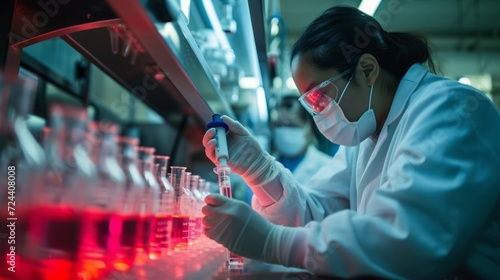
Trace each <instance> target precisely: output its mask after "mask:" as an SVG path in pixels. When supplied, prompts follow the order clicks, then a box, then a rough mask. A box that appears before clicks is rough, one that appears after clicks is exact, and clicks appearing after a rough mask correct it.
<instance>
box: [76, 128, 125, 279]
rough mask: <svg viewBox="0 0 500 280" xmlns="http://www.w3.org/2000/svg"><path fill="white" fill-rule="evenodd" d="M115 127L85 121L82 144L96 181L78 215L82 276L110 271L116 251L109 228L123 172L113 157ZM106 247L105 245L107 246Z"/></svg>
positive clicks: (121, 190)
mask: <svg viewBox="0 0 500 280" xmlns="http://www.w3.org/2000/svg"><path fill="white" fill-rule="evenodd" d="M118 131H119V127H118V126H117V125H115V124H111V123H105V122H91V123H89V125H88V132H87V137H86V146H87V148H88V149H89V150H90V151H91V159H92V161H93V162H94V164H95V165H96V167H97V177H96V181H95V183H94V184H93V186H92V187H91V192H90V193H89V195H88V196H87V197H86V198H87V203H86V207H85V210H84V213H83V216H82V235H81V242H80V250H79V253H80V258H79V264H80V268H79V273H80V274H79V275H80V276H81V277H85V279H101V278H102V277H104V275H107V274H109V273H110V271H112V263H111V262H112V260H113V259H114V257H113V256H112V255H111V252H116V251H117V247H118V246H119V238H118V236H117V235H116V234H110V231H115V230H117V229H116V228H111V227H110V225H111V224H110V221H111V217H112V216H113V215H114V214H115V213H117V212H119V210H120V203H121V200H120V198H121V197H123V195H124V191H125V174H124V173H123V171H122V169H121V167H120V165H119V163H118V161H117V157H116V156H117V147H116V143H115V137H116V134H117V133H118ZM108 248H109V249H108Z"/></svg>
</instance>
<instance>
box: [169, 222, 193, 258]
mask: <svg viewBox="0 0 500 280" xmlns="http://www.w3.org/2000/svg"><path fill="white" fill-rule="evenodd" d="M171 237H172V239H171V243H172V249H174V250H183V249H186V247H187V245H188V242H189V216H188V215H173V216H172V235H171Z"/></svg>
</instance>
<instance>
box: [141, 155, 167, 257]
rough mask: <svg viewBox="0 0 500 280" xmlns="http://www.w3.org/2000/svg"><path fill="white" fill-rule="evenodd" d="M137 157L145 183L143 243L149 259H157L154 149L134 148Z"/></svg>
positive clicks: (159, 253)
mask: <svg viewBox="0 0 500 280" xmlns="http://www.w3.org/2000/svg"><path fill="white" fill-rule="evenodd" d="M136 150H137V152H138V155H139V171H140V172H141V173H142V176H143V177H144V179H145V182H146V185H145V186H146V188H145V190H144V196H143V202H142V203H143V206H144V215H143V220H142V223H143V243H144V246H145V248H146V252H147V253H148V254H149V257H150V258H151V259H157V258H158V257H159V256H160V255H161V246H160V244H161V237H160V240H158V239H157V238H156V227H157V223H156V214H157V213H158V210H159V204H160V185H159V184H158V181H157V180H156V177H155V175H154V174H153V167H154V161H153V155H154V152H155V150H156V149H155V148H153V147H136Z"/></svg>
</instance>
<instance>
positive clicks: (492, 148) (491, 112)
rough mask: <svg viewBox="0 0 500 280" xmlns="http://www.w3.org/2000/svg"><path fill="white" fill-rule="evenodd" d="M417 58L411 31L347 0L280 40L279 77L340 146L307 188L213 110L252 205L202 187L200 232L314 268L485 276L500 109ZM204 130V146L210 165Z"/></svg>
mask: <svg viewBox="0 0 500 280" xmlns="http://www.w3.org/2000/svg"><path fill="white" fill-rule="evenodd" d="M430 58H431V57H430V53H429V51H428V48H427V44H426V43H425V41H424V40H422V39H419V38H418V37H415V36H412V35H409V34H405V33H391V32H386V31H384V30H383V28H382V27H381V26H380V25H379V24H378V23H377V22H376V21H375V20H374V19H373V18H372V17H370V16H368V15H366V14H363V13H361V12H360V11H358V10H357V9H354V8H348V7H334V8H331V9H329V10H327V11H326V12H325V13H324V14H322V15H321V16H319V17H318V18H317V19H316V20H314V21H313V22H312V23H311V24H310V25H309V27H308V28H307V29H306V31H305V32H304V34H303V35H302V36H301V37H300V39H299V40H298V41H297V43H296V44H295V46H294V48H293V50H292V59H291V69H292V75H293V78H294V80H295V83H296V84H297V87H298V89H299V91H300V92H301V93H302V95H301V103H302V104H303V105H304V106H305V107H306V108H307V109H308V110H309V111H310V112H311V113H312V114H313V116H314V117H313V118H314V121H315V123H316V125H317V126H318V128H319V130H320V131H321V132H322V133H323V135H325V137H327V138H328V139H329V140H331V141H332V142H334V143H337V144H340V145H342V146H341V147H340V149H339V151H338V152H337V154H336V155H335V157H334V158H333V160H332V161H331V162H330V164H329V165H328V166H325V167H324V168H323V169H321V170H320V171H319V172H318V173H317V174H316V176H315V178H314V179H313V181H314V187H313V186H312V185H313V184H311V187H310V188H309V187H306V186H300V185H299V184H298V183H297V182H296V180H295V179H294V178H293V177H292V176H290V174H289V173H287V172H285V171H284V169H283V168H282V166H281V165H280V164H279V163H277V162H276V161H275V160H274V159H273V158H272V157H270V156H269V155H268V154H266V153H265V152H263V151H262V149H260V147H258V145H257V144H256V143H255V142H256V141H255V140H253V138H252V137H251V136H250V135H249V134H248V133H247V132H246V130H245V129H244V128H243V127H242V126H241V125H240V124H239V123H238V122H235V121H234V120H232V119H230V118H227V117H224V118H223V120H224V121H225V122H226V123H227V124H228V126H229V129H230V131H229V133H228V145H229V149H230V150H229V154H230V157H231V158H230V165H231V168H232V169H233V171H234V172H236V173H239V174H241V175H242V177H243V178H244V179H245V181H246V182H247V184H248V185H249V186H250V187H251V188H252V189H253V191H254V193H255V196H254V200H253V203H252V206H253V209H251V208H250V207H249V206H248V205H246V204H244V203H240V202H238V201H233V200H229V199H226V198H224V197H221V196H219V195H210V196H208V197H207V198H206V202H207V205H206V206H205V207H204V208H203V210H202V211H203V213H204V214H205V217H204V219H203V224H204V227H205V233H206V235H207V236H208V237H210V238H212V239H214V240H216V241H217V242H219V243H221V244H223V245H224V246H226V247H227V248H229V249H231V250H233V251H234V252H236V253H238V254H240V255H242V256H244V257H248V258H254V259H259V260H264V261H266V262H270V263H278V264H283V265H285V266H294V267H300V268H305V269H307V270H309V271H311V272H313V273H316V274H320V275H329V276H338V277H356V276H377V277H383V278H390V279H429V278H430V279H443V278H446V277H453V278H451V279H457V278H455V276H457V277H458V279H477V278H482V279H498V277H499V276H500V144H499V143H500V137H499V131H500V114H499V112H498V110H497V109H496V108H495V107H494V105H493V104H492V103H491V102H490V101H489V100H488V99H487V98H486V97H485V95H484V94H482V93H481V92H478V91H477V90H475V89H474V88H472V87H469V86H466V85H462V84H460V83H458V82H456V81H453V80H449V79H446V78H443V77H440V76H437V75H435V74H433V73H432V72H431V71H429V70H428V69H427V68H426V67H424V63H426V62H427V63H428V64H429V62H431V60H430ZM430 65H431V66H432V64H430ZM430 68H431V70H432V67H430ZM213 134H214V131H212V130H208V131H207V133H206V134H205V137H204V139H203V143H204V145H205V147H206V154H207V156H208V157H209V158H210V159H211V160H212V161H213V162H215V161H216V159H215V157H214V146H215V143H214V142H215V140H212V138H213ZM254 209H255V210H254ZM259 213H260V214H259ZM264 217H265V218H264Z"/></svg>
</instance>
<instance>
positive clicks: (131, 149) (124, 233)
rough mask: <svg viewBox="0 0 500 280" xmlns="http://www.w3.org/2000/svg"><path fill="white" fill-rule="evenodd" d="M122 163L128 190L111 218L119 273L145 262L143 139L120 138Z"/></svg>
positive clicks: (112, 253) (115, 265)
mask: <svg viewBox="0 0 500 280" xmlns="http://www.w3.org/2000/svg"><path fill="white" fill-rule="evenodd" d="M115 141H116V143H117V145H118V150H119V154H118V162H119V163H120V166H121V168H122V170H123V172H124V173H125V190H124V194H123V196H122V197H121V202H120V203H119V209H118V212H116V213H115V214H114V215H112V217H111V224H110V228H111V229H113V230H112V231H111V234H112V235H115V236H117V238H118V240H119V244H118V246H116V247H114V248H113V250H112V251H111V256H112V257H113V258H114V259H113V260H112V261H111V263H112V267H113V269H115V270H117V271H121V272H124V271H128V270H130V269H131V268H132V267H133V266H134V264H135V263H136V259H137V258H139V259H140V260H139V262H140V263H141V262H143V261H144V251H145V248H144V245H143V243H142V242H141V236H142V228H143V227H142V224H141V205H142V197H143V195H144V190H145V182H144V179H143V176H142V175H141V173H140V171H139V169H138V168H137V151H136V149H135V148H136V147H137V145H138V143H139V139H137V138H132V137H125V136H117V137H116V138H115Z"/></svg>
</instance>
